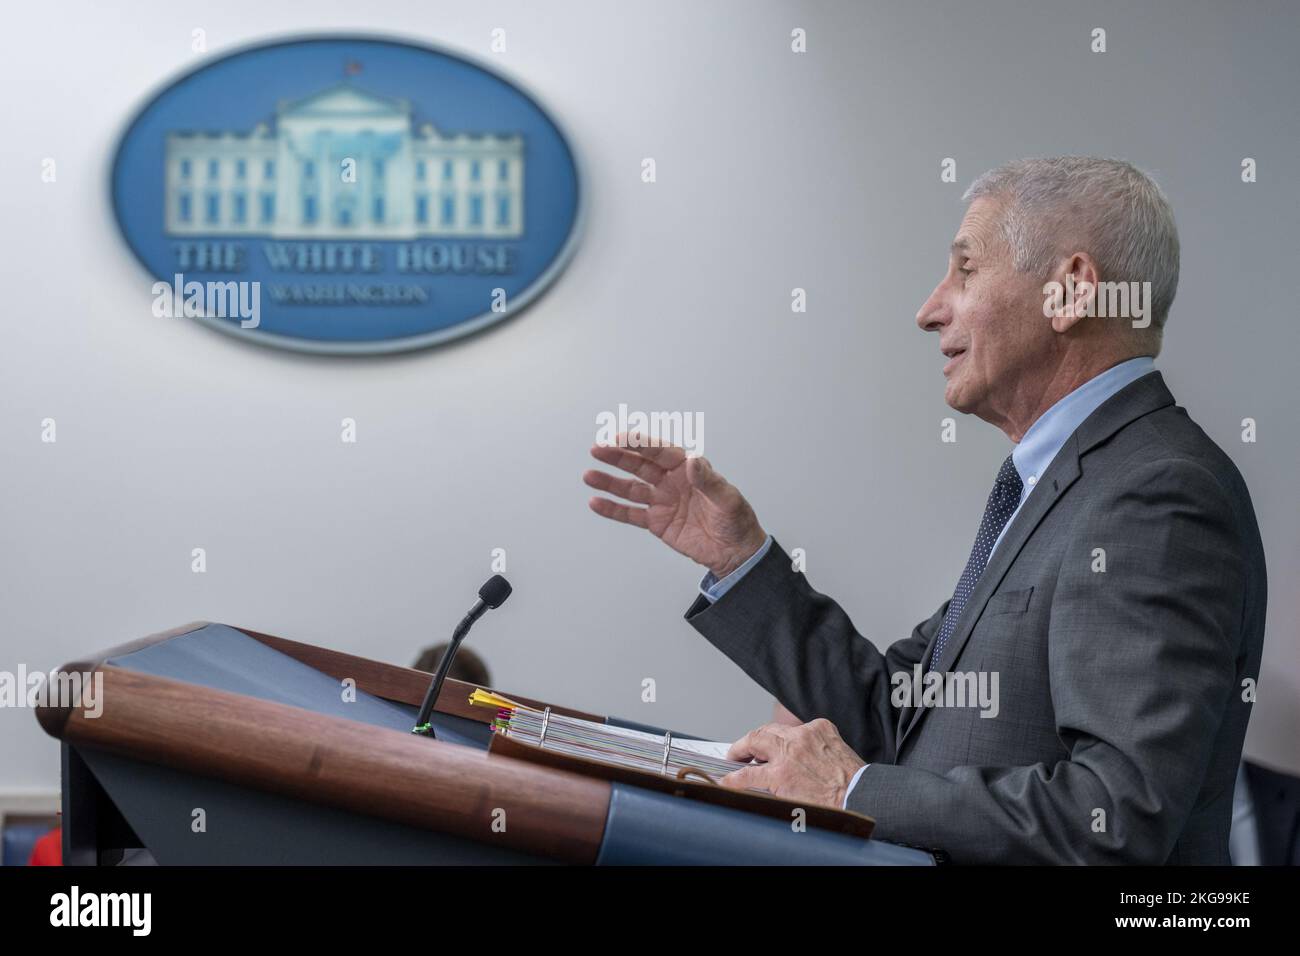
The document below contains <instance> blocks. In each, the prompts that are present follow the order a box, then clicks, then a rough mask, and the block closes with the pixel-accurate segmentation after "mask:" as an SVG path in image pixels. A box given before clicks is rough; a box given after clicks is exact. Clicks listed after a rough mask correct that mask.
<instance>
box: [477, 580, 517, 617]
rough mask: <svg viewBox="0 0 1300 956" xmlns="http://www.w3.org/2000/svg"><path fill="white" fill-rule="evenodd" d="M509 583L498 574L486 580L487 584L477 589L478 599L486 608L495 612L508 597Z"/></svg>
mask: <svg viewBox="0 0 1300 956" xmlns="http://www.w3.org/2000/svg"><path fill="white" fill-rule="evenodd" d="M510 591H511V587H510V582H509V581H507V580H506V579H505V578H503V577H502V576H501V575H499V574H494V575H492V577H490V578H488V582H487V584H485V585H483V586H482V587H481V588H479V589H478V599H479V600H480V601H482V602H483V603H484V604H486V605H487V606H488V607H490V608H492V609H493V610H496V609H497V608H499V607H500V606H501V605H502V604H505V603H506V598H508V597H510Z"/></svg>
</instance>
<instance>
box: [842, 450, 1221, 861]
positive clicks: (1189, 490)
mask: <svg viewBox="0 0 1300 956" xmlns="http://www.w3.org/2000/svg"><path fill="white" fill-rule="evenodd" d="M1070 534H1071V538H1070V540H1071V541H1072V542H1075V547H1074V548H1073V550H1071V551H1070V552H1069V553H1068V555H1067V557H1066V559H1065V560H1064V561H1063V562H1062V566H1061V567H1060V569H1059V573H1058V574H1057V577H1056V586H1055V593H1054V595H1053V600H1052V605H1051V623H1050V627H1049V633H1048V635H1047V641H1048V666H1047V670H1048V679H1049V680H1050V681H1051V688H1050V693H1051V700H1052V704H1053V710H1054V712H1055V722H1056V730H1057V733H1058V735H1059V737H1060V739H1061V742H1062V744H1063V745H1064V747H1065V748H1066V749H1067V750H1068V753H1069V756H1068V759H1063V760H1060V761H1057V762H1056V763H1054V764H1051V765H1048V764H1044V763H1039V764H1035V765H1032V766H1018V767H1017V766H1001V767H986V766H961V767H955V768H953V769H951V770H949V771H948V772H947V773H932V772H928V771H926V770H921V769H919V768H914V767H908V766H889V765H886V764H883V763H881V764H872V765H871V766H870V767H868V768H867V769H866V771H865V772H864V773H863V774H862V778H861V779H860V780H859V782H858V785H857V787H856V788H855V789H854V791H853V793H852V794H851V795H850V798H849V808H850V809H854V810H858V811H859V812H863V813H870V814H871V815H873V816H875V817H876V819H877V827H876V831H875V834H876V836H878V837H879V838H880V839H884V840H894V841H898V842H905V843H911V844H916V845H920V846H931V847H942V848H943V849H945V850H947V851H948V853H949V854H950V855H951V857H952V859H953V860H954V862H972V863H1008V862H1010V863H1139V864H1160V863H1164V862H1165V861H1166V859H1167V858H1168V856H1169V854H1170V852H1171V850H1172V848H1173V845H1174V842H1175V841H1176V839H1177V835H1178V833H1179V832H1180V831H1181V829H1182V827H1183V825H1184V823H1185V821H1186V819H1187V816H1188V814H1189V812H1190V809H1191V804H1192V801H1193V799H1194V798H1195V795H1196V793H1197V792H1198V790H1199V789H1200V787H1201V783H1202V779H1203V777H1204V775H1205V772H1206V766H1207V761H1208V760H1209V754H1210V750H1211V748H1210V747H1209V746H1208V742H1209V741H1211V740H1213V739H1214V737H1215V736H1216V734H1217V732H1218V729H1219V726H1220V722H1221V720H1222V718H1223V715H1224V711H1225V708H1226V707H1227V706H1228V705H1229V700H1230V699H1233V695H1238V694H1240V693H1241V688H1239V687H1237V686H1236V683H1235V676H1234V662H1235V659H1236V657H1237V655H1238V653H1239V651H1240V648H1239V647H1238V646H1237V645H1238V643H1239V640H1240V638H1239V636H1238V635H1239V634H1240V633H1241V629H1240V621H1241V618H1242V614H1243V601H1244V597H1243V592H1244V574H1245V571H1244V570H1243V568H1244V566H1245V563H1244V556H1243V554H1242V551H1243V545H1242V542H1241V540H1240V538H1239V536H1238V535H1237V534H1236V532H1235V522H1234V518H1233V511H1232V509H1231V507H1230V504H1229V499H1228V497H1227V495H1226V493H1225V491H1224V489H1223V488H1222V487H1221V486H1220V485H1219V484H1218V482H1217V481H1216V480H1215V479H1214V478H1213V476H1212V475H1210V473H1209V472H1208V471H1206V470H1205V469H1204V468H1202V467H1201V466H1200V465H1198V464H1195V463H1193V462H1190V461H1186V460H1182V459H1171V460H1165V461H1158V462H1154V463H1151V464H1148V465H1144V466H1139V467H1137V468H1135V469H1132V470H1129V471H1128V472H1127V473H1126V474H1123V475H1116V476H1114V477H1112V478H1110V479H1109V481H1108V484H1107V485H1106V486H1105V488H1104V491H1103V492H1102V493H1100V494H1098V495H1096V496H1095V499H1094V501H1093V502H1092V504H1091V505H1090V506H1088V507H1086V508H1082V509H1080V512H1079V514H1078V515H1077V517H1076V524H1075V525H1074V527H1073V528H1072V529H1071V532H1070ZM1096 548H1102V549H1104V550H1105V556H1106V570H1105V572H1104V573H1102V572H1099V571H1094V570H1093V567H1094V554H1095V552H1094V549H1096ZM994 719H996V718H994Z"/></svg>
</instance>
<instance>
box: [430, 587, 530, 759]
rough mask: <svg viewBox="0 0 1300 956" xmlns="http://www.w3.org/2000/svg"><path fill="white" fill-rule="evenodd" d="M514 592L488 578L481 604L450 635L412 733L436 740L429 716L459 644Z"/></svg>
mask: <svg viewBox="0 0 1300 956" xmlns="http://www.w3.org/2000/svg"><path fill="white" fill-rule="evenodd" d="M511 590H512V589H511V587H510V582H509V581H507V580H506V579H505V578H503V577H502V576H501V575H499V574H494V575H492V577H490V578H488V581H487V583H486V584H484V585H483V586H482V587H481V588H479V589H478V600H477V601H475V602H474V606H473V607H472V608H470V609H469V613H468V614H466V615H465V616H464V618H462V619H461V622H460V623H459V624H457V625H456V630H455V631H453V632H452V635H451V643H450V644H449V645H447V649H446V650H445V651H443V652H442V660H440V661H438V669H437V671H435V672H434V675H433V683H431V684H430V685H429V690H428V692H427V693H426V694H425V695H424V703H423V704H421V705H420V712H419V714H417V715H416V717H415V726H414V727H412V728H411V733H413V734H419V735H420V736H422V737H434V738H436V737H437V735H436V734H435V733H434V732H433V724H432V723H430V721H429V715H430V714H432V713H433V705H434V703H435V702H436V701H437V700H438V693H439V691H441V690H442V684H443V681H445V680H446V679H447V671H449V670H451V662H452V660H454V659H455V657H456V651H458V650H460V642H461V641H463V640H464V639H465V635H466V634H468V633H469V629H470V628H471V627H473V626H474V622H475V621H477V620H478V619H479V618H481V617H482V616H483V615H484V614H486V613H487V611H488V609H489V608H492V609H493V610H495V609H496V608H499V607H500V606H501V605H502V604H505V603H506V598H508V597H510V591H511Z"/></svg>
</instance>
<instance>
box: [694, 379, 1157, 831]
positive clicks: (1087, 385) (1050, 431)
mask: <svg viewBox="0 0 1300 956" xmlns="http://www.w3.org/2000/svg"><path fill="white" fill-rule="evenodd" d="M1155 368H1156V365H1155V362H1154V360H1153V359H1152V358H1151V357H1150V356H1148V355H1140V356H1138V357H1137V358H1131V359H1128V360H1127V361H1124V362H1120V363H1119V364H1118V365H1115V366H1112V367H1111V368H1108V369H1106V371H1104V372H1102V373H1101V374H1100V375H1098V376H1096V377H1095V378H1091V379H1089V380H1088V381H1086V382H1084V383H1083V384H1082V385H1080V386H1079V387H1078V388H1076V389H1075V390H1074V391H1073V392H1071V393H1070V394H1069V395H1066V396H1065V397H1064V398H1062V399H1061V400H1060V401H1059V402H1057V403H1056V404H1055V405H1053V406H1052V407H1051V408H1049V409H1048V410H1047V411H1045V412H1043V414H1042V415H1040V416H1038V419H1037V420H1036V421H1035V422H1034V423H1033V424H1032V425H1030V426H1029V431H1027V432H1025V434H1024V435H1023V436H1022V437H1021V439H1020V441H1019V442H1018V443H1017V444H1016V447H1015V448H1014V449H1012V451H1011V462H1012V464H1014V465H1015V466H1016V473H1017V474H1018V475H1020V480H1021V482H1022V483H1023V484H1024V488H1023V490H1022V491H1021V492H1020V504H1019V505H1017V506H1016V510H1015V511H1014V512H1012V514H1011V517H1010V518H1009V519H1008V520H1007V523H1006V525H1004V526H1003V528H1002V534H999V535H998V540H997V541H995V542H994V543H993V551H997V549H998V545H999V544H1001V543H1002V537H1003V535H1005V534H1006V533H1007V528H1010V527H1011V523H1012V522H1013V521H1015V520H1016V515H1018V514H1020V509H1021V508H1023V507H1024V506H1025V501H1026V500H1027V499H1028V498H1029V496H1030V495H1031V494H1033V493H1034V488H1035V487H1036V486H1037V485H1038V479H1039V478H1040V477H1041V476H1042V474H1043V472H1045V471H1046V470H1047V466H1048V465H1050V464H1051V463H1052V459H1053V458H1055V457H1056V454H1057V452H1059V451H1060V450H1061V448H1062V447H1063V446H1064V445H1065V443H1066V441H1067V440H1069V438H1070V436H1071V435H1073V434H1074V433H1075V430H1076V429H1078V427H1079V426H1080V425H1082V424H1083V420H1084V419H1085V418H1087V417H1088V416H1089V415H1091V414H1092V413H1093V412H1095V411H1096V410H1097V408H1098V407H1099V406H1100V405H1101V403H1102V402H1104V401H1106V399H1108V398H1110V397H1111V396H1112V395H1114V394H1115V393H1116V392H1118V391H1119V390H1120V389H1122V388H1124V387H1125V386H1126V385H1131V384H1132V383H1133V382H1135V381H1137V380H1138V379H1139V378H1141V377H1142V376H1143V375H1146V374H1148V373H1149V372H1154V371H1155ZM771 547H772V536H771V535H768V536H767V540H766V541H764V542H763V546H762V547H760V548H759V549H758V550H757V551H756V552H754V555H753V557H751V558H750V559H749V560H748V561H746V562H745V563H744V564H742V565H741V566H740V567H738V568H736V570H734V571H732V572H731V573H730V574H728V575H727V576H726V577H725V578H722V579H721V580H718V579H717V578H715V577H714V576H713V572H712V571H710V572H709V573H708V574H706V575H705V576H704V580H703V581H701V582H700V591H701V593H703V594H704V596H705V597H706V598H708V600H709V601H710V602H713V601H716V600H718V598H720V597H722V595H724V594H726V593H727V592H728V591H729V590H731V589H732V588H733V587H735V586H736V583H737V582H738V581H739V580H740V579H741V578H743V577H744V576H745V574H746V573H747V572H748V571H749V569H750V568H752V567H753V566H754V565H756V564H758V562H759V561H761V560H762V559H763V555H765V554H767V552H768V551H769V550H771ZM991 559H992V552H990V560H991ZM870 766H871V764H863V765H862V766H861V767H859V768H858V772H857V773H855V774H854V775H853V779H852V780H850V781H849V786H848V789H847V790H845V791H844V806H846V807H847V806H848V803H849V794H850V793H852V792H853V788H854V787H856V786H857V785H858V780H860V779H861V778H862V772H863V771H864V770H866V769H867V767H870Z"/></svg>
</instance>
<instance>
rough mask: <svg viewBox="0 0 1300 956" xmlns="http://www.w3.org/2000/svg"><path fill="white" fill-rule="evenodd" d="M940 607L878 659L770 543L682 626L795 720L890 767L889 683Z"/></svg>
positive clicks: (934, 625)
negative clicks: (827, 729)
mask: <svg viewBox="0 0 1300 956" xmlns="http://www.w3.org/2000/svg"><path fill="white" fill-rule="evenodd" d="M946 609H947V603H946V602H945V603H944V605H943V606H942V607H941V608H939V610H938V611H937V612H935V614H934V615H932V616H931V617H930V618H929V620H927V621H924V622H922V623H921V624H918V625H917V626H916V628H915V629H914V630H913V631H912V634H911V636H910V637H907V638H904V639H903V640H901V641H899V642H897V643H896V644H894V645H893V646H892V647H890V648H889V650H888V651H886V652H885V653H884V654H881V653H880V651H878V650H876V648H875V647H874V646H873V645H872V644H871V643H870V642H869V641H867V640H866V639H865V638H863V637H862V636H861V635H860V634H858V632H857V631H856V630H855V629H854V627H853V622H852V621H850V620H849V617H848V615H847V614H845V613H844V610H843V609H842V608H841V607H840V606H839V605H838V604H836V603H835V602H834V601H832V600H831V599H830V598H828V597H826V596H825V595H824V594H819V593H817V592H816V591H814V590H813V589H812V587H811V586H810V585H809V584H808V579H807V578H806V577H805V576H804V575H803V573H802V572H797V571H794V570H793V569H792V567H791V561H790V556H789V555H788V554H786V552H785V550H784V549H783V548H782V547H781V545H780V544H779V543H777V542H776V541H773V542H772V547H771V548H770V549H769V550H768V553H767V554H766V556H764V558H763V559H762V560H761V561H759V563H758V564H756V565H754V567H753V568H751V569H750V571H749V572H748V573H747V574H746V575H745V576H744V577H743V578H741V579H740V581H739V582H738V583H737V584H736V585H735V586H734V587H733V588H731V590H729V591H728V592H727V593H726V594H724V595H723V596H722V597H721V598H719V599H718V600H717V601H716V602H714V603H712V604H710V603H709V601H708V600H707V599H706V598H704V597H703V596H700V597H699V598H697V599H696V600H695V603H694V604H692V605H691V607H690V608H689V609H688V610H687V612H686V620H687V621H689V622H690V623H691V625H692V626H693V627H694V628H695V629H696V630H697V631H699V632H700V633H701V634H703V635H704V637H705V638H706V639H708V641H709V642H710V643H711V644H713V645H714V646H715V647H717V648H718V649H719V650H720V651H722V652H723V653H724V654H726V655H727V656H728V657H730V658H731V659H732V660H733V661H735V662H736V663H737V664H739V665H740V667H741V668H742V669H744V671H745V673H747V674H749V676H750V677H752V678H753V679H754V680H755V681H757V682H758V683H759V684H761V685H762V686H763V687H765V688H766V689H767V690H768V691H769V692H771V694H772V695H773V696H774V697H775V698H776V699H777V700H779V701H780V702H781V703H782V704H783V705H784V706H785V707H786V708H788V709H789V710H790V712H791V713H793V714H794V715H795V716H796V717H798V718H799V719H800V720H802V721H804V722H807V721H810V720H813V719H815V718H817V717H825V718H827V719H828V720H830V721H831V722H832V723H833V724H835V726H836V727H837V728H839V731H840V735H841V736H842V737H843V738H844V740H845V742H846V743H848V745H849V746H850V747H852V748H853V750H854V752H856V753H857V754H858V755H859V756H860V757H862V759H863V760H865V761H867V762H873V761H878V760H879V761H886V762H893V760H894V757H895V755H896V753H897V739H896V732H897V723H898V716H899V710H898V708H895V707H893V706H892V705H891V703H890V690H891V684H890V677H891V675H892V674H894V673H895V672H898V671H906V672H909V673H910V672H911V669H912V666H913V665H914V664H916V663H917V662H918V661H920V659H921V655H922V654H924V653H925V648H926V645H927V644H928V643H929V641H930V638H931V636H932V635H933V634H934V633H935V631H936V630H937V629H938V627H939V624H940V622H941V621H942V620H943V612H944V611H945V610H946ZM867 772H868V773H870V769H868V771H867ZM863 776H864V777H865V776H866V774H864V775H863Z"/></svg>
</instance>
